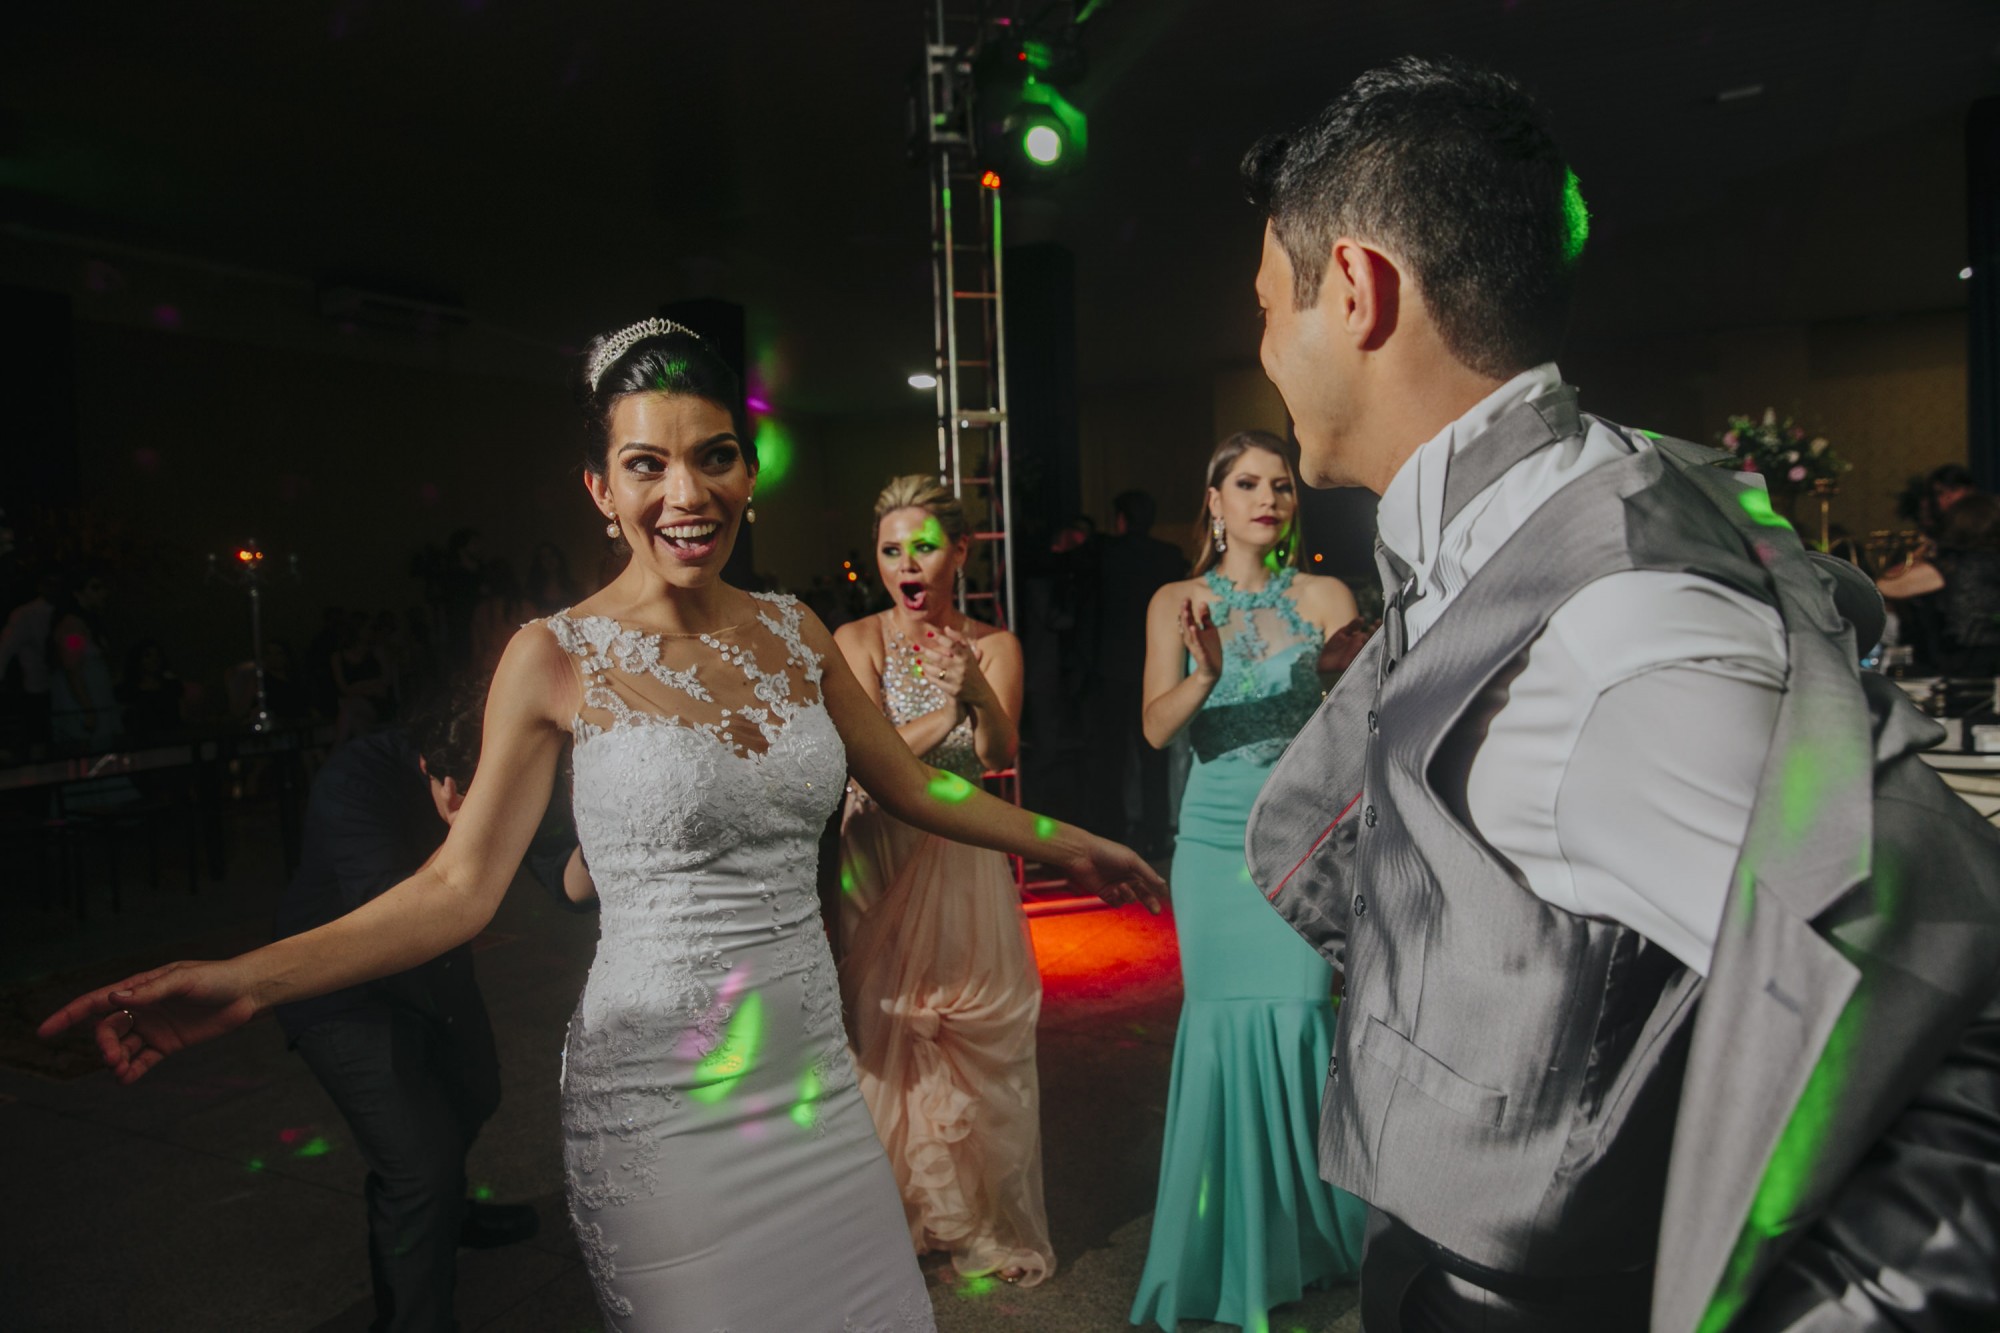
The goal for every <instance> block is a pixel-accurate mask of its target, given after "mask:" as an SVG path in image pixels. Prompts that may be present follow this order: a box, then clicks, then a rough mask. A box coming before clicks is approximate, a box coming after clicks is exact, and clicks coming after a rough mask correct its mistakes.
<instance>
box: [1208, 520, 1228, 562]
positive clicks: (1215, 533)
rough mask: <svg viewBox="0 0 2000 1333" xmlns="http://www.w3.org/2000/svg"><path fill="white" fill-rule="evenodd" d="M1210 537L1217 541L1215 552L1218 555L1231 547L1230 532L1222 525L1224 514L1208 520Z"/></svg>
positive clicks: (1211, 539)
mask: <svg viewBox="0 0 2000 1333" xmlns="http://www.w3.org/2000/svg"><path fill="white" fill-rule="evenodd" d="M1208 539H1209V540H1210V541H1212V542H1214V543H1215V553H1216V554H1217V555H1221V554H1222V553H1223V552H1224V551H1226V550H1228V549H1229V533H1228V530H1227V529H1226V528H1224V527H1223V526H1222V516H1221V515H1220V514H1218V515H1216V516H1215V517H1214V518H1211V519H1210V520H1208Z"/></svg>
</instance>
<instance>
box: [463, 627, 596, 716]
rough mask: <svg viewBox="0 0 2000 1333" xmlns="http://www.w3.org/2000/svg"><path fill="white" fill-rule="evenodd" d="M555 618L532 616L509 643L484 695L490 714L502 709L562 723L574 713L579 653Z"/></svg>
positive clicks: (510, 713) (577, 685)
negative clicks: (566, 641) (563, 637)
mask: <svg viewBox="0 0 2000 1333" xmlns="http://www.w3.org/2000/svg"><path fill="white" fill-rule="evenodd" d="M553 620H554V618H553V617H551V618H550V619H547V620H531V621H529V622H528V623H527V624H525V625H523V626H521V628H520V629H518V630H515V631H514V637H513V638H511V639H509V640H508V641H507V649H506V651H505V652H503V653H501V654H500V664H499V666H497V667H495V668H494V671H493V683H492V685H491V686H490V687H488V689H487V693H486V711H487V713H488V715H489V716H492V715H493V714H494V711H495V709H496V708H498V709H500V710H501V712H502V714H503V715H511V716H517V717H530V718H537V719H546V720H549V721H553V722H557V723H562V722H563V721H564V720H565V719H567V718H568V717H570V716H571V715H573V714H574V713H575V712H576V705H577V699H578V697H579V695H580V693H581V689H582V687H581V684H580V682H579V677H578V674H577V665H576V657H575V655H574V653H573V652H572V651H571V649H570V648H569V647H567V646H565V645H564V643H563V642H562V640H561V638H560V637H559V635H560V630H559V629H558V627H557V625H556V624H555V623H552V622H553Z"/></svg>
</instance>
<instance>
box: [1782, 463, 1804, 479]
mask: <svg viewBox="0 0 2000 1333" xmlns="http://www.w3.org/2000/svg"><path fill="white" fill-rule="evenodd" d="M1785 476H1786V477H1788V478H1789V479H1791V480H1792V481H1804V480H1805V479H1806V465H1805V464H1804V463H1801V464H1799V465H1798V466H1797V467H1795V468H1793V469H1792V470H1791V471H1790V472H1787V473H1786V474H1785Z"/></svg>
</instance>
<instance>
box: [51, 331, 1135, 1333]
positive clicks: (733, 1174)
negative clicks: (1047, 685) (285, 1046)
mask: <svg viewBox="0 0 2000 1333" xmlns="http://www.w3.org/2000/svg"><path fill="white" fill-rule="evenodd" d="M585 380H586V389H587V397H586V400H585V401H586V406H587V412H588V417H589V424H590V427H591V442H590V446H589V449H588V453H587V457H586V460H585V461H586V475H585V484H586V486H587V487H588V489H589V491H590V496H591V499H592V500H593V501H594V502H595V503H596V505H597V507H598V508H599V510H601V511H602V512H603V514H604V516H605V518H606V520H607V531H608V532H609V533H610V534H611V535H612V536H614V537H617V536H620V535H623V536H624V538H625V540H627V541H628V542H629V543H630V544H631V547H632V558H631V561H630V563H629V564H628V565H627V566H626V568H625V570H624V572H623V573H622V574H620V575H619V576H618V578H617V579H615V580H614V581H613V582H612V583H611V584H610V585H609V586H607V587H606V588H605V589H604V590H603V591H601V592H599V593H597V594H596V595H595V596H593V597H591V598H589V599H587V600H586V601H584V602H583V603H581V604H579V605H578V606H576V607H574V608H572V609H571V610H568V611H565V612H560V613H558V614H556V615H553V616H550V617H549V618H548V619H547V620H544V621H537V622H535V623H533V624H530V625H528V626H525V627H523V628H522V629H521V631H520V632H519V633H517V634H516V635H515V636H514V638H513V640H512V642H511V643H510V644H509V645H508V647H507V650H506V653H505V655H504V656H503V657H502V659H501V662H500V666H499V669H498V671H497V673H496V674H495V676H494V680H493V686H492V690H491V693H490V694H489V695H488V698H487V704H486V725H485V740H484V757H483V759H482V762H481V764H480V767H479V771H478V773H477V774H476V775H475V779H474V781H473V784H472V786H471V787H470V788H469V789H468V792H467V795H466V798H465V803H464V805H463V806H462V807H461V808H460V810H459V812H458V815H457V818H456V819H455V821H454V822H453V823H452V826H451V832H450V835H449V836H448V837H447V838H446V840H445V844H444V846H443V848H442V849H441V850H440V851H439V852H438V854H437V855H436V857H434V858H433V859H432V861H431V862H430V863H429V864H428V865H426V866H425V867H424V869H423V870H421V871H419V872H418V873H417V874H416V875H414V876H412V877H411V878H410V879H408V880H406V881H404V882H403V883H402V884H399V885H397V886H396V887H395V888H394V889H391V890H390V891H389V892H387V893H385V894H383V895H381V896H380V897H378V898H376V899H374V900H373V901H372V902H370V903H368V904H367V905H366V906H364V907H362V908H360V909H359V910H357V911H355V912H352V913H350V914H349V915H347V916H345V917H342V918H340V919H339V920H337V921H334V922H331V923H329V924H327V925H325V926H322V927H320V928H319V929H317V930H313V931H310V932H308V933H306V934H303V935H296V936H293V937H291V938H289V939H285V940H280V941H278V942H277V943H275V944H271V945H267V946H266V947H264V948H262V949H258V950H255V951H254V952H251V953H247V954H243V955H241V956H239V957H236V958H231V959H226V960H223V961H220V962H179V963H171V964H168V965H167V966H165V967H162V968H159V969H156V970H154V971H151V972H145V973H141V974H139V975H136V976H132V977H128V978H126V979H125V980H123V981H120V982H118V983H116V984H115V985H112V986H109V987H105V988H103V989H101V990H97V991H93V992H91V993H89V994H87V995H83V996H80V997H78V998H77V999H76V1000H74V1001H72V1002H71V1003H70V1004H69V1005H67V1006H66V1007H64V1008H63V1009H62V1010H61V1011H60V1012H58V1013H56V1014H54V1015H52V1016H51V1017H50V1018H49V1019H48V1020H47V1021H46V1022H45V1023H43V1025H42V1028H41V1032H42V1035H43V1036H44V1037H49V1036H54V1035H55V1034H56V1033H59V1032H61V1031H63V1030H64V1029H66V1028H69V1027H71V1026H73V1025H75V1024H78V1023H84V1022H89V1021H92V1020H95V1032H96V1039H97V1043H98V1046H99V1047H100V1049H101V1050H102V1052H103V1054H104V1058H105V1061H106V1063H107V1064H108V1065H110V1067H111V1068H112V1069H113V1070H114V1071H115V1072H116V1074H117V1076H118V1077H119V1079H120V1080H121V1081H123V1082H126V1083H130V1082H133V1081H135V1080H137V1079H139V1078H141V1077H142V1076H144V1075H145V1073H146V1072H147V1071H148V1070H150V1069H152V1068H153V1067H154V1066H155V1065H157V1064H158V1063H159V1062H160V1061H161V1060H164V1059H166V1058H167V1057H168V1056H169V1055H172V1054H174V1053H175V1052H177V1051H180V1050H183V1049H185V1048H186V1047H188V1046H191V1045H193V1044H195V1043H196V1042H200V1041H205V1040H208V1039H209V1038H212V1037H216V1036H220V1035H221V1034H223V1033H225V1032H228V1031H230V1030H232V1029H234V1028H236V1027H238V1026H240V1025H242V1024H243V1023H245V1022H248V1021H249V1020H250V1019H251V1018H253V1017H255V1016H257V1015H258V1014H261V1013H263V1012H265V1011H266V1010H268V1009H270V1008H271V1007H272V1006H273V1005H277V1004H281V1003H285V1002H288V1001H293V1000H300V999H304V998H306V997H308V996H312V995H318V994H321V993H323V992H326V991H329V990H334V989H338V988H340V987H343V986H350V985H354V984H356V983H358V982H361V981H365V980H368V979H371V978H374V977H380V976H384V975H387V974H389V973H392V972H400V971H402V970H404V969H406V968H409V967H412V966H415V965H416V964H418V963H420V962H423V961H424V960H426V959H428V958H432V957H435V956H436V955H438V954H440V953H443V952H444V951H445V950H447V949H449V948H452V947H453V946H455V945H457V944H460V943H463V942H464V941H466V940H469V939H471V938H472V937H473V936H474V935H476V934H478V932H479V931H480V929H481V928H482V927H484V926H485V925H486V923H487V922H488V921H489V920H490V919H491V918H492V916H493V913H494V911H495V909H496V908H497V907H498V905H499V903H500V900H501V898H502V896H503V895H504V894H505V892H506V889H507V885H508V883H509V881H510V880H511V879H512V878H513V875H514V872H515V869H516V868H517V867H518V866H519V864H520V861H521V857H522V854H523V853H524V851H525V850H526V848H527V845H528V840H529V837H530V835H531V834H532V833H533V831H534V828H535V826H536V824H537V822H538V820H539V819H540V817H541V814H542V811H543V808H544V807H545V806H546V805H547V804H548V800H549V794H550V791H551V787H552V783H553V780H554V775H555V771H556V765H557V761H558V759H559V757H560V755H561V752H562V747H563V746H564V744H565V743H567V742H569V741H571V740H572V738H573V740H574V744H575V751H574V757H573V764H574V769H575V812H576V823H577V831H578V834H579V837H580V840H581V844H582V854H583V857H584V860H585V861H586V863H587V865H588V869H589V877H590V879H591V880H592V881H594V883H595V885H596V889H597V892H598V894H599V895H600V897H601V898H602V902H603V910H602V914H601V921H600V927H599V930H600V938H599V946H598V953H597V957H596V959H595V961H594V962H593V964H592V967H591V971H590V977H589V980H588V981H587V982H586V984H585V986H584V991H583V996H582V998H581V1000H580V1001H579V1003H578V1005H577V1009H576V1013H575V1016H574V1017H573V1018H572V1019H571V1022H570V1029H569V1036H568V1040H567V1042H566V1043H565V1048H564V1053H563V1072H562V1105H563V1138H564V1163H565V1172H564V1174H565V1177H566V1181H567V1186H568V1194H569V1204H570V1214H571V1220H572V1222H573V1224H574V1226H575V1229H576V1234H577V1240H578V1243H579V1245H580V1247H581V1249H582V1251H583V1255H584V1258H585V1260H586V1262H587V1264H588V1266H589V1268H590V1272H591V1277H592V1279H593V1281H594V1282H595V1284H596V1288H597V1295H598V1300H599V1303H600V1304H601V1306H602V1308H603V1312H604V1316H605V1321H606V1323H607V1324H608V1325H609V1326H610V1327H612V1328H614V1329H621V1330H649V1331H650V1330H693V1331H695V1333H711V1330H715V1329H720V1328H725V1327H727V1328H737V1329H785V1330H799V1331H800V1333H807V1331H808V1330H822V1329H823V1330H829V1331H831V1330H835V1329H857V1330H871V1331H873V1330H880V1331H881V1333H906V1330H924V1329H930V1328H931V1327H932V1321H931V1314H930V1303H929V1299H928V1296H927V1294H926V1292H925V1290H924V1285H923V1278H922V1276H921V1274H920V1273H919V1271H918V1269H917V1265H916V1260H915V1257H914V1255H913V1254H912V1253H911V1247H910V1244H909V1239H908V1233H907V1231H906V1230H905V1229H904V1222H903V1210H902V1206H901V1204H900V1202H899V1200H898V1197H897V1191H896V1184H895V1181H894V1179H893V1178H892V1176H891V1174H890V1170H889V1165H888V1162H887V1160H886V1158H885V1157H884V1155H883V1152H882V1147H881V1144H880V1142H879V1141H878V1140H877V1139H876V1137H875V1133H874V1130H873V1128H872V1127H871V1125H870V1123H869V1117H868V1109H867V1107H866V1106H865V1105H864V1104H863V1102H862V1099H861V1096H860V1094H859V1092H858V1091H857V1090H856V1085H855V1078H854V1072H853V1070H852V1068H851V1067H850V1065H849V1063H848V1059H847V1056H846V1053H845V1034H844V1033H843V1031H842V1030H841V1022H840V1000H839V994H838V991H837V988H836V982H835V977H834V971H833V963H832V960H831V958H830V957H829V955H828V952H827V948H826V943H825V939H824V937H823V935H822V934H821V928H820V921H819V912H818V904H817V899H816V896H815V892H814V866H815V860H816V842H817V838H818V834H819V830H820V828H821V827H822V826H823V825H824V824H825V822H826V819H827V816H828V815H829V814H830V812H831V811H832V809H833V807H834V803H835V801H836V800H837V799H838V798H839V796H840V794H841V790H842V780H843V778H844V777H845V776H846V774H847V773H848V772H849V771H852V773H853V775H854V777H855V778H856V779H857V780H858V781H859V782H860V783H861V784H862V785H863V786H864V787H866V789H867V790H868V791H869V792H870V793H871V794H872V795H873V796H874V798H875V799H876V800H877V801H878V802H879V803H880V804H881V805H882V806H883V808H884V809H886V810H888V811H889V812H891V813H892V814H894V815H896V816H897V817H898V818H900V819H903V820H905V821H907V822H908V823H911V824H914V825H916V826H917V827H919V828H922V829H925V830H928V831H929V832H932V833H935V834H937V835H939V836H940V837H944V838H950V839H953V840H955V841H960V842H969V843H975V844H978V845H980V846H985V847H991V848H995V849H998V850H1002V851H1012V852H1021V853H1032V854H1033V855H1035V856H1036V857H1038V858H1039V859H1041V860H1043V861H1045V862H1053V863H1055V864H1059V865H1061V866H1063V867H1064V868H1065V869H1066V870H1067V871H1068V872H1069V875H1070V878H1071V880H1072V881H1073V882H1074V883H1076V884H1077V885H1078V886H1079V887H1083V888H1085V889H1087V890H1090V891H1094V892H1096V893H1098V894H1099V895H1100V896H1102V897H1103V898H1104V899H1105V900H1106V901H1107V902H1112V903H1127V902H1132V901H1135V900H1138V901H1143V902H1144V903H1145V904H1146V905H1147V906H1148V907H1149V908H1152V909H1154V910H1157V906H1158V901H1159V893H1160V891H1161V889H1162V888H1163V887H1164V886H1163V885H1161V884H1160V882H1159V880H1158V878H1157V876H1155V875H1154V874H1153V873H1152V872H1151V870H1150V869H1148V868H1147V866H1146V865H1145V863H1144V862H1142V861H1141V860H1140V859H1139V858H1138V857H1137V856H1136V855H1134V854H1133V853H1131V852H1130V851H1128V850H1126V849H1125V848H1123V847H1119V846H1117V845H1115V844H1112V843H1108V842H1105V841H1103V840H1102V839H1099V838H1095V837H1092V836H1091V835H1089V834H1087V833H1084V832H1082V831H1080V830H1077V829H1073V828H1070V827H1068V826H1067V825H1060V824H1054V823H1053V822H1052V821H1048V820H1045V819H1039V818H1038V817H1037V816H1036V815H1034V814H1032V813H1030V812H1028V811H1024V810H1019V809H1016V808H1015V807H1013V806H1011V805H1007V804H1006V803H1004V802H1001V801H998V800H995V799H993V798H991V797H989V796H987V795H985V794H984V793H983V792H980V791H979V790H978V789H977V788H976V787H974V786H972V784H970V783H968V782H966V781H965V780H964V779H963V778H961V777H958V776H956V775H954V774H950V773H943V772H939V771H938V770H935V769H932V768H928V767H926V766H925V765H924V764H922V763H921V762H920V761H919V760H918V759H917V758H916V757H915V756H914V755H913V754H912V753H911V752H910V749H909V747H908V746H907V745H905V744H904V743H903V741H902V739H901V737H899V736H898V735H897V733H896V729H895V727H894V726H893V725H892V724H891V723H890V722H889V720H888V719H887V718H886V717H884V716H883V715H882V713H881V711H880V710H879V709H877V708H876V706H875V705H874V703H873V702H872V701H871V700H870V698H869V696H868V694H867V692H866V691H865V690H864V689H863V688H862V687H861V685H859V684H858V683H857V682H856V681H855V679H854V676H853V675H852V673H851V672H850V671H849V670H848V668H847V665H846V663H845V661H844V660H843V658H842V656H841V654H840V652H839V651H838V650H837V649H836V648H835V647H834V643H833V639H832V637H831V636H830V635H829V634H828V633H827V631H826V629H825V627H824V626H822V625H821V624H820V623H819V621H818V620H817V619H816V618H815V617H813V616H812V614H811V613H810V612H808V611H806V610H805V609H804V608H802V607H801V606H800V605H799V604H798V603H797V602H796V601H794V600H793V599H791V598H789V597H777V596H758V595H753V594H750V593H746V592H743V591H741V590H739V589H736V588H732V587H730V586H728V585H727V584H725V583H723V582H721V580H720V578H719V573H720V571H721V569H722V566H723V562H724V561H725V560H726V559H727V558H728V555H729V551H730V548H731V546H732V545H733V544H734V542H735V538H736V533H737V530H738V524H740V523H744V522H752V521H754V520H755V513H756V511H755V510H754V509H753V508H752V496H751V492H752V488H753V486H754V485H755V482H756V476H757V464H756V459H755V456H754V454H753V453H752V452H751V451H750V449H749V447H748V445H747V444H746V443H745V442H744V439H743V433H742V431H741V429H740V426H739V424H738V423H737V422H736V421H735V420H734V418H733V409H732V406H731V405H732V404H733V403H734V402H735V401H736V399H737V387H736V382H735V377H734V375H733V374H732V373H731V372H730V371H729V370H728V368H727V367H726V366H725V365H724V364H723V363H722V361H721V360H720V358H719V357H717V356H716V355H715V353H714V351H713V350H712V349H711V348H709V346H708V345H707V344H706V343H704V342H702V340H701V339H699V338H698V337H696V336H695V335H694V334H693V333H691V332H690V331H688V330H687V329H685V328H682V327H681V326H679V325H676V324H672V323H669V322H667V321H665V320H658V319H651V320H645V321H642V322H641V323H638V324H634V325H631V326H629V327H627V328H624V329H621V330H619V331H618V332H617V333H614V334H611V335H609V336H608V337H605V338H601V339H598V340H597V341H595V342H594V343H593V344H592V345H591V349H590V351H589V353H588V356H587V360H586V367H585Z"/></svg>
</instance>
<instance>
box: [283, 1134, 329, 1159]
mask: <svg viewBox="0 0 2000 1333" xmlns="http://www.w3.org/2000/svg"><path fill="white" fill-rule="evenodd" d="M332 1151H333V1145H332V1144H330V1143H328V1142H327V1141H326V1140H325V1139H324V1138H322V1137H321V1136H320V1135H318V1134H315V1135H313V1136H312V1138H310V1139H308V1140H307V1141H306V1143H305V1145H304V1146H303V1147H301V1148H300V1149H299V1150H298V1151H297V1152H295V1153H293V1154H292V1156H294V1157H324V1156H326V1155H327V1154H328V1153H330V1152H332Z"/></svg>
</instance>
